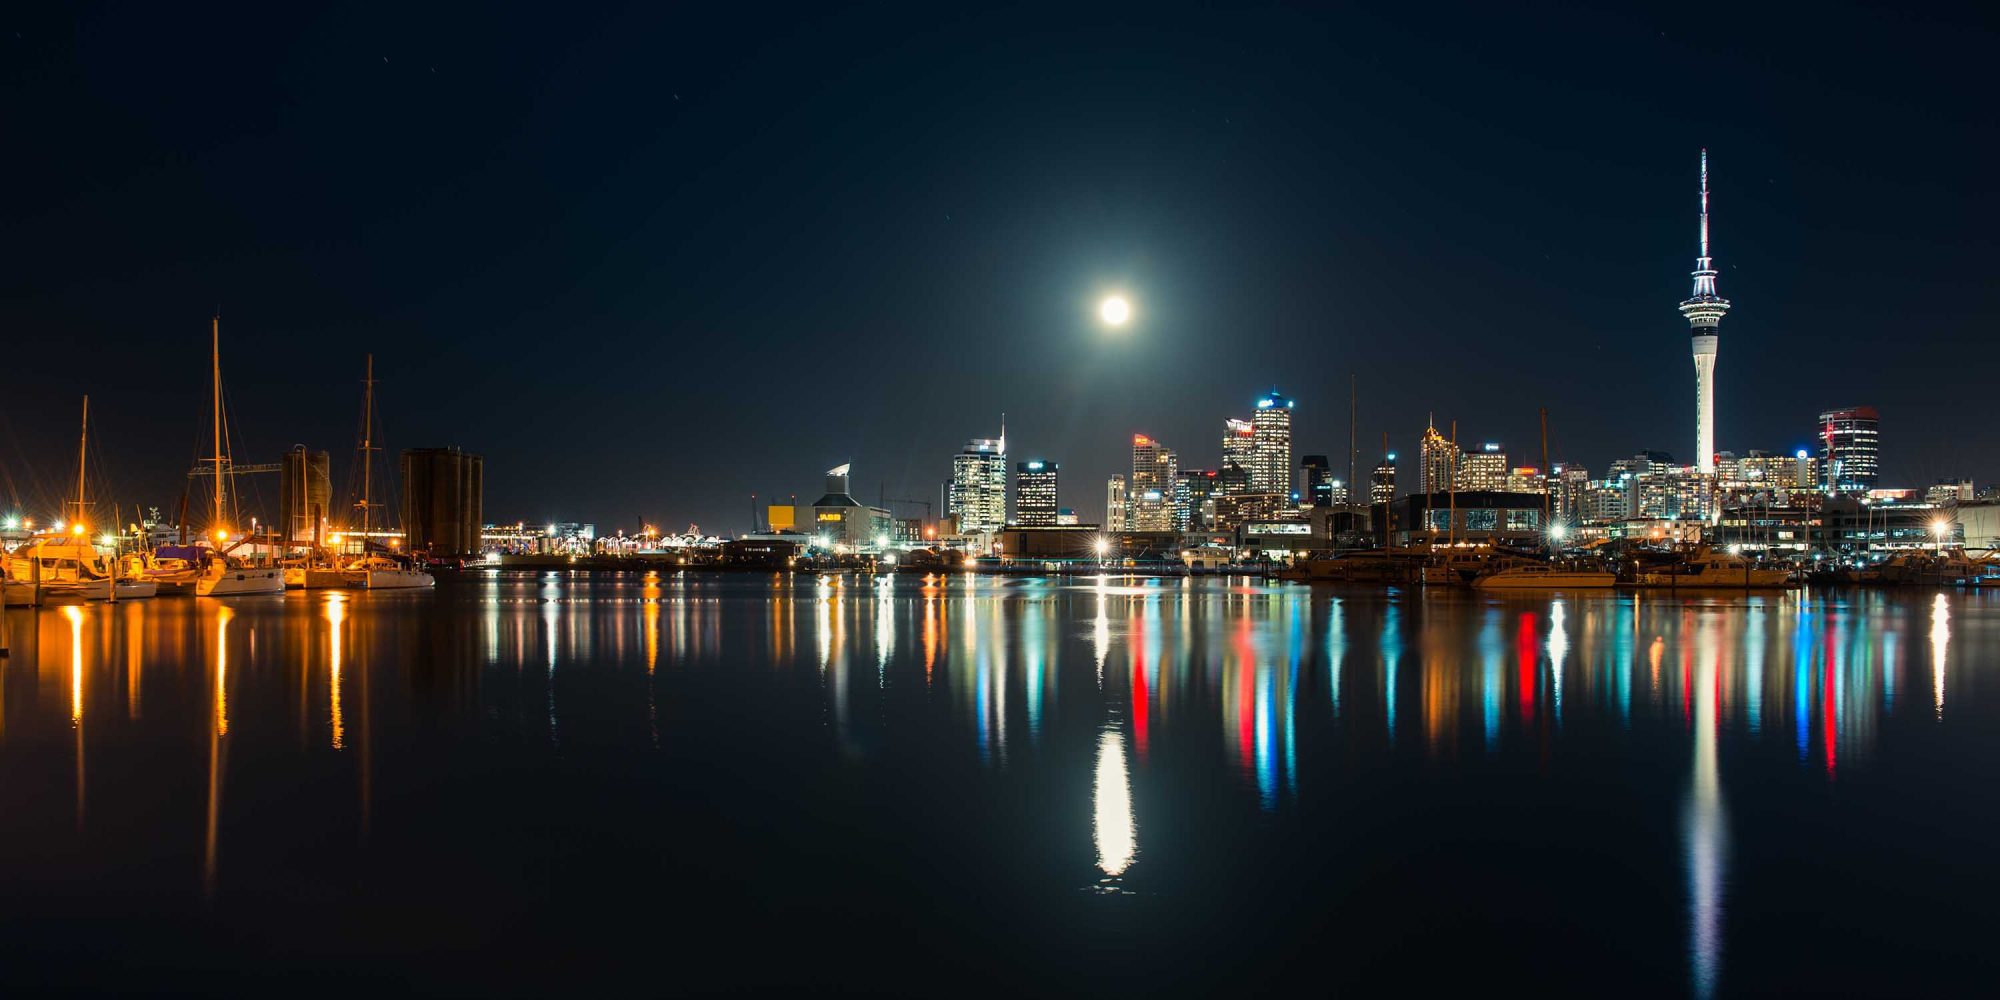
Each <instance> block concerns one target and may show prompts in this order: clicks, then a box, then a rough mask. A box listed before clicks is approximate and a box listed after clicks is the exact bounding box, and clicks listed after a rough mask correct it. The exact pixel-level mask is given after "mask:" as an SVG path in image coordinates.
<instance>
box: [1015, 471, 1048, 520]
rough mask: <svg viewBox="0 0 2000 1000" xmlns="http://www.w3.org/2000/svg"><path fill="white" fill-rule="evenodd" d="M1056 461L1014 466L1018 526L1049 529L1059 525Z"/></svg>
mask: <svg viewBox="0 0 2000 1000" xmlns="http://www.w3.org/2000/svg"><path fill="white" fill-rule="evenodd" d="M1056 472H1057V465H1056V463H1054V462H1046V461H1043V460H1041V459H1033V460H1030V461H1026V462H1021V463H1019V464H1017V465H1016V466H1014V521H1013V523H1014V524H1019V525H1024V526H1029V527H1047V526H1050V525H1053V524H1055V523H1056V515H1057V513H1058V512H1057V508H1056Z"/></svg>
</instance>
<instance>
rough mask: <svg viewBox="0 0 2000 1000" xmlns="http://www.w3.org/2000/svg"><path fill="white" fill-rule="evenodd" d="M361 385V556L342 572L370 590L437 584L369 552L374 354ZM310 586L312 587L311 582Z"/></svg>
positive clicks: (372, 507)
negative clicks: (362, 387)
mask: <svg viewBox="0 0 2000 1000" xmlns="http://www.w3.org/2000/svg"><path fill="white" fill-rule="evenodd" d="M361 384H362V385H363V386H364V387H365V388H364V389H363V390H362V397H361V445H360V448H359V451H360V452H361V502H360V503H358V504H356V505H355V506H357V507H360V508H361V557H360V558H358V559H355V560H354V561H353V562H350V563H348V564H347V565H346V566H343V567H342V568H341V575H342V576H343V577H345V578H346V580H347V585H348V586H350V587H361V588H364V589H367V590H416V589H424V588H429V587H432V586H435V585H436V584H437V581H436V580H434V579H432V578H431V575H430V574H429V573H426V572H424V571H423V570H420V569H417V568H416V566H415V564H414V563H410V564H405V563H404V562H402V561H400V560H397V559H392V558H390V557H389V556H385V555H383V554H381V553H380V552H371V551H369V546H371V545H373V544H374V541H373V536H372V535H371V533H370V531H369V529H370V528H371V527H373V521H374V515H375V506H376V505H375V480H374V477H373V469H374V465H375V452H377V451H379V450H380V449H378V448H377V447H376V446H375V355H373V354H370V355H368V360H367V368H366V370H365V374H364V375H363V376H362V380H361ZM307 586H311V582H310V581H308V583H307Z"/></svg>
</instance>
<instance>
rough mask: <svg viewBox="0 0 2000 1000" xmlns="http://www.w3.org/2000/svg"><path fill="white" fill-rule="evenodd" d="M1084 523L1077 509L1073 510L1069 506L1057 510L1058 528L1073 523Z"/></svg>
mask: <svg viewBox="0 0 2000 1000" xmlns="http://www.w3.org/2000/svg"><path fill="white" fill-rule="evenodd" d="M1082 523H1083V522H1082V521H1081V520H1079V519H1078V518H1077V516H1076V511H1073V510H1071V509H1069V508H1068V507H1064V508H1062V509H1061V510H1058V511H1056V527H1058V528H1062V527H1068V526H1069V525H1072V524H1082Z"/></svg>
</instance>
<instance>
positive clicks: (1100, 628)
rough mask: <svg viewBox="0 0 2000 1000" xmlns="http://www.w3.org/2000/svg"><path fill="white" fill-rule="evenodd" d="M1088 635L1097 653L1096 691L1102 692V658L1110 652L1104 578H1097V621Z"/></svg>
mask: <svg viewBox="0 0 2000 1000" xmlns="http://www.w3.org/2000/svg"><path fill="white" fill-rule="evenodd" d="M1095 625H1096V628H1095V629H1094V630H1093V631H1092V632H1091V634H1090V642H1091V648H1092V649H1093V650H1094V651H1095V652H1096V653H1097V689H1098V690H1100V691H1102V690H1104V657H1105V655H1106V654H1107V653H1109V652H1111V619H1109V618H1107V617H1105V613H1104V577H1101V576H1100V577H1098V578H1097V621H1096V622H1095Z"/></svg>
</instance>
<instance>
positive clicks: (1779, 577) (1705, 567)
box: [1639, 550, 1792, 589]
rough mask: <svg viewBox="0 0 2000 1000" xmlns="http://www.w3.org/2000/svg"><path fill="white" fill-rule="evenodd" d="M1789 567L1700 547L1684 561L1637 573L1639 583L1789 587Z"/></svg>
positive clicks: (1650, 584)
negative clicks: (1761, 563) (1763, 562)
mask: <svg viewBox="0 0 2000 1000" xmlns="http://www.w3.org/2000/svg"><path fill="white" fill-rule="evenodd" d="M1791 585H1792V574H1791V571H1790V570H1787V569H1785V568H1784V567H1781V566H1760V565H1758V564H1756V563H1754V562H1751V561H1750V560H1748V559H1745V558H1743V557H1742V556H1740V555H1732V554H1729V553H1726V552H1710V551H1706V550H1704V551H1702V552H1698V553H1696V554H1695V555H1694V556H1693V557H1692V558H1690V559H1689V560H1688V561H1687V562H1684V563H1680V564H1678V565H1673V566H1662V567H1659V568H1657V569H1651V570H1647V571H1645V572H1643V573H1640V574H1639V586H1641V587H1709V588H1719V587H1728V588H1732V589H1742V588H1746V587H1789V586H1791Z"/></svg>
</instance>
